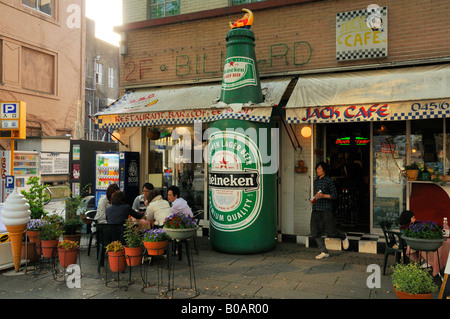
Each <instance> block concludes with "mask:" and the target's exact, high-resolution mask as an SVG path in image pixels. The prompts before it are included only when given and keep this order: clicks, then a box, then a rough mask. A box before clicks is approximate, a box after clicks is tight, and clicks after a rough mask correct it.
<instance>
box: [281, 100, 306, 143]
mask: <svg viewBox="0 0 450 319" xmlns="http://www.w3.org/2000/svg"><path fill="white" fill-rule="evenodd" d="M278 107H279V106H278V105H277V106H276V107H275V108H276V110H277V111H278V114H279V115H280V118H281V122H283V126H284V129H285V130H286V133H287V135H288V136H289V139H290V140H291V144H292V147H293V148H294V149H297V147H295V145H294V141H293V140H292V137H291V134H290V133H289V130H288V128H287V126H286V123H285V122H284V119H283V115H282V114H281V112H280V110H279V109H278ZM291 129H292V132H294V129H293V128H292V126H291ZM294 136H295V139H296V140H297V144H298V147H299V148H300V150H303V148H302V146H301V145H300V143H299V141H298V139H297V136H296V135H295V132H294Z"/></svg>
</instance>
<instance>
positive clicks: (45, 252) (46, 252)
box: [41, 239, 59, 258]
mask: <svg viewBox="0 0 450 319" xmlns="http://www.w3.org/2000/svg"><path fill="white" fill-rule="evenodd" d="M58 242H59V240H58V239H53V240H41V252H42V256H44V257H45V258H52V257H56V252H57V249H56V247H57V246H58Z"/></svg>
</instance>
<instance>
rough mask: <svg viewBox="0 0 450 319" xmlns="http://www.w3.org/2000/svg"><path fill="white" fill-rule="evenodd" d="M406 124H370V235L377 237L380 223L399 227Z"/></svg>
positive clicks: (403, 188)
mask: <svg viewBox="0 0 450 319" xmlns="http://www.w3.org/2000/svg"><path fill="white" fill-rule="evenodd" d="M406 145H407V141H406V122H405V121H390V122H375V123H373V137H372V159H373V162H372V194H371V195H372V196H371V197H372V199H373V201H372V209H371V211H372V212H373V215H372V222H371V224H372V233H373V229H377V233H380V232H381V230H380V221H382V220H388V221H391V222H392V223H393V227H397V226H398V217H399V216H400V213H401V212H402V211H403V210H404V209H405V208H406V200H405V198H406V195H405V189H406V188H405V187H406V184H405V183H406V182H405V178H404V177H403V176H402V170H403V167H405V163H406V154H407V147H406Z"/></svg>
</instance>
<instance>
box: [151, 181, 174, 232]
mask: <svg viewBox="0 0 450 319" xmlns="http://www.w3.org/2000/svg"><path fill="white" fill-rule="evenodd" d="M151 196H152V197H153V199H152V200H151V202H150V204H148V206H147V210H146V216H147V217H146V218H147V221H150V223H151V224H152V225H154V226H155V227H156V228H162V227H163V225H164V221H165V220H166V218H168V217H169V216H170V215H172V211H171V208H170V204H169V202H168V201H166V200H164V199H163V198H162V196H161V192H160V191H159V190H158V191H156V190H153V194H151Z"/></svg>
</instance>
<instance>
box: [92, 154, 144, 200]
mask: <svg viewBox="0 0 450 319" xmlns="http://www.w3.org/2000/svg"><path fill="white" fill-rule="evenodd" d="M95 162H96V174H95V205H96V206H97V205H98V200H99V199H100V197H101V196H102V195H105V194H106V189H107V188H108V186H109V185H110V184H112V183H116V184H117V185H118V186H119V188H120V190H121V191H123V192H125V194H126V195H127V199H128V204H130V205H132V204H133V201H134V199H135V198H136V196H138V195H139V193H140V191H139V153H138V152H96V158H95Z"/></svg>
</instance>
